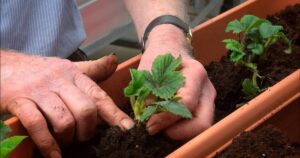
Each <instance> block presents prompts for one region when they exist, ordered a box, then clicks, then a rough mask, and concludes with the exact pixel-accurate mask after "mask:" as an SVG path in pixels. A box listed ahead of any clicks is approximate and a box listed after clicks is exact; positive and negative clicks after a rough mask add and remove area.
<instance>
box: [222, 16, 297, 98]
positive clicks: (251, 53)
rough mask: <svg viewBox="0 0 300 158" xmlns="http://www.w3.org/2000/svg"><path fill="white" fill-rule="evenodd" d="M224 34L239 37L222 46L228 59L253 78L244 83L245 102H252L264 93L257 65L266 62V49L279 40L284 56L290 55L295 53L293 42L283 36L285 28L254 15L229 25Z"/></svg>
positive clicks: (228, 40) (227, 40)
mask: <svg viewBox="0 0 300 158" xmlns="http://www.w3.org/2000/svg"><path fill="white" fill-rule="evenodd" d="M225 31H226V32H230V31H232V32H233V33H234V34H239V40H236V39H225V40H223V42H224V43H225V44H226V49H228V50H229V52H230V56H229V59H230V60H231V61H232V62H234V63H235V64H236V65H242V66H244V67H246V68H247V69H248V70H250V71H251V72H252V78H251V79H249V78H246V79H244V81H243V82H242V87H243V89H242V91H243V92H244V94H245V99H248V100H250V99H252V98H254V97H255V96H256V95H258V93H260V92H261V91H262V89H261V88H260V86H259V85H258V82H257V79H258V78H261V77H262V76H260V75H259V72H258V70H257V63H256V62H257V61H260V60H262V59H264V58H266V51H267V49H268V48H269V47H270V46H271V45H272V44H274V43H276V42H277V41H278V40H279V39H281V40H283V41H284V42H285V43H286V44H287V49H286V50H284V52H285V53H287V54H290V53H291V52H292V44H291V41H290V40H289V39H288V38H287V37H286V35H285V34H284V33H283V32H282V31H283V27H282V26H280V25H272V23H271V22H270V21H268V20H266V19H260V18H258V17H256V16H253V15H245V16H243V17H242V18H241V20H240V21H238V20H233V21H231V22H229V23H228V25H227V27H226V29H225Z"/></svg>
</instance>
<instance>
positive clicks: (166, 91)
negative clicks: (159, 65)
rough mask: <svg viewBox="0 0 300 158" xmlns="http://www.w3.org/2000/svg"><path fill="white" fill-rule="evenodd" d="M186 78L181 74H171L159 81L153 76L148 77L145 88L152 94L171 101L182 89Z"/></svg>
mask: <svg viewBox="0 0 300 158" xmlns="http://www.w3.org/2000/svg"><path fill="white" fill-rule="evenodd" d="M184 80H185V78H184V77H183V76H182V75H181V73H180V72H176V71H175V72H169V73H167V74H165V75H164V77H163V78H162V79H161V80H160V81H157V80H155V79H154V78H153V77H152V76H150V75H147V77H146V82H145V86H146V87H147V88H149V89H150V90H151V91H152V93H153V94H154V95H155V96H157V97H159V98H162V99H170V98H171V97H172V96H174V94H175V93H176V92H177V91H178V89H179V88H180V87H182V85H183V82H184Z"/></svg>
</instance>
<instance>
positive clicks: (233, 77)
mask: <svg viewBox="0 0 300 158" xmlns="http://www.w3.org/2000/svg"><path fill="white" fill-rule="evenodd" d="M268 19H269V20H270V21H271V22H272V23H273V24H276V25H282V26H283V27H284V33H285V34H286V35H287V37H288V38H289V39H290V40H292V43H293V53H292V54H285V53H284V52H283V51H284V50H285V49H286V48H287V45H286V44H285V43H284V42H283V41H279V42H277V43H276V44H273V45H271V47H270V48H269V49H268V50H267V51H266V58H265V59H267V60H266V61H263V62H262V61H260V62H259V63H258V71H259V74H260V75H261V76H263V78H262V79H261V80H260V82H259V84H260V87H263V88H267V87H270V86H272V85H274V84H275V83H277V82H278V81H280V80H281V79H283V78H284V77H286V76H288V75H289V74H291V73H292V72H294V71H295V70H297V69H299V68H300V20H299V19H300V4H296V5H294V6H289V7H287V8H286V9H285V10H283V11H281V12H279V13H277V14H275V15H273V16H269V17H268ZM206 70H207V72H208V76H209V78H210V80H211V81H212V83H213V85H214V87H215V88H216V91H217V97H216V100H215V105H216V110H215V122H218V121H219V120H221V119H222V118H224V117H225V116H227V115H228V114H230V113H231V112H233V111H235V110H236V109H237V107H236V105H237V104H241V103H245V102H247V100H245V99H244V98H243V97H244V95H243V93H242V91H241V87H242V81H243V79H244V78H251V75H252V74H251V72H249V71H247V70H245V68H243V67H239V66H236V65H234V64H233V63H232V62H230V61H229V59H228V58H227V57H223V58H222V59H221V61H219V62H213V63H211V64H209V65H208V66H206Z"/></svg>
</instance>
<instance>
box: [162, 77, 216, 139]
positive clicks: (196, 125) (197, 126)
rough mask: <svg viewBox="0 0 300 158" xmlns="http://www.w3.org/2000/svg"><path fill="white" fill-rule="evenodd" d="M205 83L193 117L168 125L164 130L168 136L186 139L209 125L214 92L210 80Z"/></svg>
mask: <svg viewBox="0 0 300 158" xmlns="http://www.w3.org/2000/svg"><path fill="white" fill-rule="evenodd" d="M205 85H206V86H204V88H203V91H204V92H206V93H203V95H202V96H201V97H200V99H199V105H198V106H197V108H196V109H195V111H194V115H193V118H192V119H191V120H181V121H179V122H177V123H176V124H174V125H172V126H170V127H169V128H168V129H167V130H166V131H165V133H166V134H167V135H168V136H169V137H170V138H172V139H175V140H188V139H191V138H193V137H194V136H196V135H198V134H199V133H201V132H202V131H204V130H206V129H207V128H209V127H210V126H211V124H212V122H213V114H214V109H215V105H214V99H215V96H216V92H215V90H214V88H213V86H212V84H211V83H210V81H208V83H207V84H205Z"/></svg>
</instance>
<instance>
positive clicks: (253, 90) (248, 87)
mask: <svg viewBox="0 0 300 158" xmlns="http://www.w3.org/2000/svg"><path fill="white" fill-rule="evenodd" d="M242 86H243V92H244V93H245V94H246V97H245V98H246V99H252V98H254V97H255V96H256V95H257V94H258V93H259V90H260V89H259V87H257V86H255V85H254V84H253V83H252V82H251V80H250V79H248V78H247V79H245V80H244V81H243V83H242Z"/></svg>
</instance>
